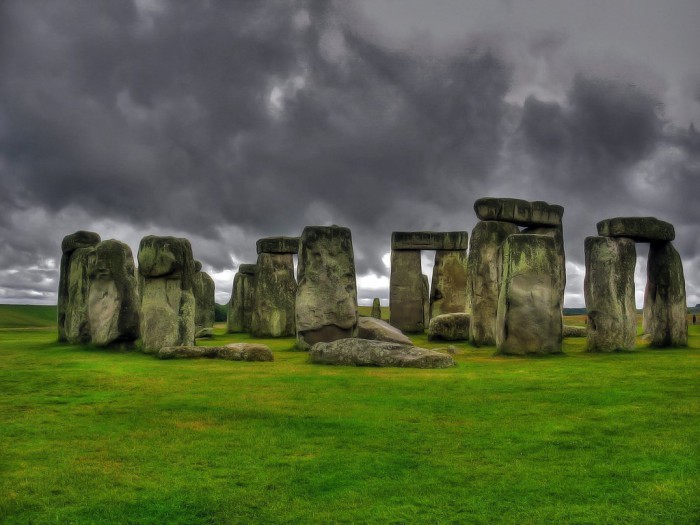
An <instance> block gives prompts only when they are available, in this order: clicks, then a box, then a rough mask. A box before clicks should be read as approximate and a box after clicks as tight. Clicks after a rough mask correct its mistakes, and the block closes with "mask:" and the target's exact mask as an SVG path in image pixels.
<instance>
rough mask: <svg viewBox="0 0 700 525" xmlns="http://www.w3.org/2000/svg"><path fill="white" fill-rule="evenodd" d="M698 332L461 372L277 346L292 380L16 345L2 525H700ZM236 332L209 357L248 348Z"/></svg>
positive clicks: (42, 333)
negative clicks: (229, 346)
mask: <svg viewBox="0 0 700 525" xmlns="http://www.w3.org/2000/svg"><path fill="white" fill-rule="evenodd" d="M0 315H2V314H1V313H0ZM699 328H700V327H698V326H693V327H691V338H690V347H689V348H684V349H666V350H652V349H648V348H644V347H643V346H641V345H640V347H639V349H638V350H637V351H635V352H630V353H625V354H612V355H591V354H586V353H584V352H583V343H584V340H583V339H567V340H566V341H565V344H564V347H565V352H566V353H565V355H564V356H557V357H548V358H505V357H494V356H493V353H494V348H479V349H475V348H472V347H470V346H469V345H468V344H466V343H459V344H454V345H453V346H454V349H453V351H455V352H456V354H455V359H456V360H457V362H458V366H457V367H456V368H453V369H447V370H410V369H405V370H404V369H380V368H345V367H326V366H318V365H311V364H309V363H308V362H307V356H306V354H305V353H303V352H299V351H295V350H293V349H292V346H293V341H292V340H291V339H283V340H270V341H264V342H266V343H268V344H269V345H270V346H271V348H272V349H273V350H274V352H275V362H274V363H243V362H226V361H214V360H194V361H158V360H157V359H154V358H153V357H150V356H147V355H143V354H141V353H138V352H134V351H117V350H111V351H109V350H99V349H96V348H91V347H80V346H73V345H68V344H58V343H56V333H55V328H54V327H50V328H36V329H28V328H3V329H0V444H1V445H0V522H2V523H41V524H44V523H60V524H64V523H138V524H141V523H154V524H156V523H157V524H163V523H182V524H199V523H304V524H306V523H319V524H320V523H323V524H325V523H514V524H515V523H517V524H524V523H547V524H550V523H620V524H623V523H624V524H627V523H649V524H651V523H664V524H666V523H669V524H671V523H673V524H682V523H688V524H697V523H698V522H700V490H698V487H700V424H699V421H698V420H699V418H698V415H699V414H700V330H699ZM223 332H224V327H223V325H219V326H218V328H217V330H216V334H217V335H216V337H215V338H214V339H213V340H212V341H209V342H207V344H225V343H228V342H233V341H245V340H248V337H247V336H245V335H225V334H224V333H223ZM415 341H416V342H417V343H419V344H420V345H422V346H427V347H431V348H438V347H441V346H442V347H444V346H445V345H444V344H440V343H435V342H428V341H427V339H426V337H425V336H418V337H416V338H415Z"/></svg>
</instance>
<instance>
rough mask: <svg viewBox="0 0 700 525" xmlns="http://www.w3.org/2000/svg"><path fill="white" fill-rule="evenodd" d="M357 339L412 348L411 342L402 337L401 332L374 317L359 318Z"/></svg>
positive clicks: (406, 337)
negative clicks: (386, 342)
mask: <svg viewBox="0 0 700 525" xmlns="http://www.w3.org/2000/svg"><path fill="white" fill-rule="evenodd" d="M357 337H359V338H360V339H369V340H371V341H388V342H390V343H401V344H404V345H411V346H413V341H411V339H410V338H409V337H408V336H406V335H404V334H403V333H402V332H401V330H399V329H398V328H394V327H393V326H391V325H390V324H389V323H387V322H384V321H382V320H380V319H375V318H374V317H360V320H359V322H358V333H357Z"/></svg>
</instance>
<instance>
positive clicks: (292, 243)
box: [239, 237, 299, 271]
mask: <svg viewBox="0 0 700 525" xmlns="http://www.w3.org/2000/svg"><path fill="white" fill-rule="evenodd" d="M255 246H256V248H257V249H258V255H259V254H261V253H297V252H298V251H299V237H265V238H264V239H258V242H256V243H255ZM239 271H240V270H239Z"/></svg>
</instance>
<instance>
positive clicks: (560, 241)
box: [520, 226, 566, 314]
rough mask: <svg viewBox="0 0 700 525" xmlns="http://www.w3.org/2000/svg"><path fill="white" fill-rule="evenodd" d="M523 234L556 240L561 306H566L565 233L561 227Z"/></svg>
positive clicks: (536, 228) (535, 229) (526, 230)
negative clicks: (544, 236) (545, 236)
mask: <svg viewBox="0 0 700 525" xmlns="http://www.w3.org/2000/svg"><path fill="white" fill-rule="evenodd" d="M520 233H523V234H530V235H548V236H550V237H551V238H552V239H554V246H555V248H556V250H555V252H556V255H557V271H558V272H559V283H560V288H559V293H560V295H561V304H562V305H563V304H564V289H565V288H566V254H565V253H564V232H563V229H562V227H561V226H537V227H534V226H533V227H530V228H525V229H524V230H523V231H522V232H520ZM562 314H563V312H562Z"/></svg>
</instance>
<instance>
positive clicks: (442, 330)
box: [428, 313, 470, 341]
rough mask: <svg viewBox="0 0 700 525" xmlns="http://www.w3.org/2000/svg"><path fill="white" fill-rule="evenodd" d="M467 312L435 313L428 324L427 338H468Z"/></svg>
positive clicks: (456, 339)
mask: <svg viewBox="0 0 700 525" xmlns="http://www.w3.org/2000/svg"><path fill="white" fill-rule="evenodd" d="M469 319H470V316H469V314H466V313H453V314H442V315H436V316H435V317H433V318H432V319H431V320H430V325H428V340H429V341H433V340H435V339H443V340H445V341H463V340H465V341H466V340H467V339H469Z"/></svg>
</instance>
